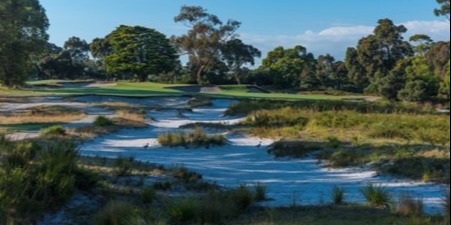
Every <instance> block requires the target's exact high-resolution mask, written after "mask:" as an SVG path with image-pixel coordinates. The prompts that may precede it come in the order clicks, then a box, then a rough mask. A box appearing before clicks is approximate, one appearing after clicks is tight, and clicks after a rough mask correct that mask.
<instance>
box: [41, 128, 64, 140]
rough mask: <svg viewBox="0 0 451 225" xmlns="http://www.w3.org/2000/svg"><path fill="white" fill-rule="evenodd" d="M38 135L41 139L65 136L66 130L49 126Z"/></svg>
mask: <svg viewBox="0 0 451 225" xmlns="http://www.w3.org/2000/svg"><path fill="white" fill-rule="evenodd" d="M39 135H40V136H41V137H49V138H51V137H58V136H64V135H66V130H65V129H64V128H63V127H62V126H60V125H56V126H51V127H49V128H45V129H42V130H41V131H40V132H39Z"/></svg>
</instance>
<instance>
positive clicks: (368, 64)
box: [357, 19, 413, 92]
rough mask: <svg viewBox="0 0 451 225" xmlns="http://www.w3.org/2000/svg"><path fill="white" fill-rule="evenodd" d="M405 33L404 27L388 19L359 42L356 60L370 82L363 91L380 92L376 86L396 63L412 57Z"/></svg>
mask: <svg viewBox="0 0 451 225" xmlns="http://www.w3.org/2000/svg"><path fill="white" fill-rule="evenodd" d="M406 32H407V29H406V28H405V27H404V26H402V25H400V26H397V25H395V24H394V23H393V21H391V20H389V19H381V20H379V22H378V26H377V27H376V29H375V30H374V34H372V35H369V36H368V37H365V38H363V39H361V40H360V41H359V45H358V47H357V51H358V60H359V63H360V65H362V66H363V68H364V69H365V71H366V74H367V78H368V80H369V81H370V85H369V86H368V87H366V89H365V91H367V92H377V91H378V90H380V88H379V87H378V85H380V84H381V83H382V81H381V79H383V78H384V77H386V76H387V75H388V74H389V72H390V71H391V70H392V69H393V68H394V67H395V66H396V64H397V62H398V61H399V60H402V59H404V58H406V57H411V56H413V49H412V46H411V45H410V44H409V42H407V41H404V38H403V34H404V33H406Z"/></svg>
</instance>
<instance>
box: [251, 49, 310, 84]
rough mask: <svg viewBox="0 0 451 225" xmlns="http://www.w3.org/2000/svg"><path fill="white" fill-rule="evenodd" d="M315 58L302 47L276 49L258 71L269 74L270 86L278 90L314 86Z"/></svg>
mask: <svg viewBox="0 0 451 225" xmlns="http://www.w3.org/2000/svg"><path fill="white" fill-rule="evenodd" d="M315 67H316V64H315V58H314V56H313V54H312V53H309V52H307V49H306V48H305V47H303V46H296V47H294V48H292V49H284V48H283V47H277V48H276V49H274V50H273V51H271V52H269V53H268V56H267V57H266V58H265V59H264V60H263V64H262V66H261V67H260V68H259V70H260V71H267V72H269V74H271V78H270V79H271V80H272V81H271V85H274V86H276V87H279V88H299V87H301V86H302V87H307V88H308V87H312V86H316V85H317V83H318V81H317V79H316V76H315V73H314V71H315V69H316V68H315Z"/></svg>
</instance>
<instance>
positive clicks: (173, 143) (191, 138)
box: [158, 128, 227, 148]
mask: <svg viewBox="0 0 451 225" xmlns="http://www.w3.org/2000/svg"><path fill="white" fill-rule="evenodd" d="M158 142H159V143H160V144H161V145H163V146H169V147H180V146H183V147H186V148H188V147H195V148H200V147H205V148H210V147H211V146H223V145H225V144H226V143H227V138H226V137H225V136H223V135H213V136H208V135H207V134H205V133H204V132H203V131H202V129H200V128H196V129H195V130H194V132H192V133H186V134H184V133H169V134H165V135H161V136H159V137H158Z"/></svg>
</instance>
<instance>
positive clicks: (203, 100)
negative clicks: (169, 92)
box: [188, 97, 213, 108]
mask: <svg viewBox="0 0 451 225" xmlns="http://www.w3.org/2000/svg"><path fill="white" fill-rule="evenodd" d="M188 105H189V106H190V107H191V108H198V107H202V106H212V105H213V102H212V101H211V99H210V98H207V97H195V98H192V99H190V100H189V101H188Z"/></svg>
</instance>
